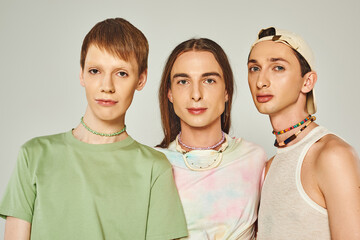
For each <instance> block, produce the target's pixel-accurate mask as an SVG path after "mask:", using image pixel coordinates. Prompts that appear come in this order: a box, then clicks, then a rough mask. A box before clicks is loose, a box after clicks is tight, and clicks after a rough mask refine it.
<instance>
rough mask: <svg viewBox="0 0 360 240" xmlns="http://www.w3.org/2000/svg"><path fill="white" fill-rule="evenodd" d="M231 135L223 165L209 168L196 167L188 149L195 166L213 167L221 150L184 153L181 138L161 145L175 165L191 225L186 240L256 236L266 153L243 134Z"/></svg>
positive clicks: (177, 181)
mask: <svg viewBox="0 0 360 240" xmlns="http://www.w3.org/2000/svg"><path fill="white" fill-rule="evenodd" d="M226 139H227V141H226V143H224V144H225V145H224V144H223V146H222V148H225V150H224V151H223V153H222V155H223V156H222V161H221V163H220V165H219V166H218V167H216V168H213V169H209V170H206V171H193V170H190V169H189V168H188V167H187V166H186V165H185V162H184V156H183V154H186V155H185V157H186V160H187V161H188V163H189V164H191V166H198V167H199V166H203V167H207V166H209V165H210V166H212V162H214V160H215V159H218V157H219V155H218V154H219V153H218V152H217V151H214V150H193V151H190V152H188V153H184V152H183V151H182V150H181V148H180V146H179V145H178V142H177V140H175V141H173V142H172V143H171V144H170V145H169V147H168V149H158V150H160V151H162V152H163V153H165V155H166V156H167V158H168V159H169V161H170V162H171V164H172V165H173V171H174V177H175V182H176V185H177V188H178V191H179V194H180V198H181V202H182V204H183V207H184V211H185V216H186V220H187V224H188V229H189V237H188V238H186V239H191V240H195V239H196V240H202V239H211V240H215V239H229V240H231V239H246V240H248V239H254V235H255V232H254V223H255V221H256V219H257V210H258V204H259V199H260V187H261V183H262V178H263V171H264V165H265V161H266V154H265V152H264V150H263V149H262V148H261V147H259V146H258V145H255V144H253V143H250V142H247V141H245V140H243V139H241V138H239V139H233V138H230V137H229V136H228V135H226Z"/></svg>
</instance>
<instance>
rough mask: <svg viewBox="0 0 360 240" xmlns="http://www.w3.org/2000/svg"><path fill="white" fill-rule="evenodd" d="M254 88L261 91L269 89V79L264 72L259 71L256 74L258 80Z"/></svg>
mask: <svg viewBox="0 0 360 240" xmlns="http://www.w3.org/2000/svg"><path fill="white" fill-rule="evenodd" d="M256 86H257V87H258V88H259V89H261V88H268V87H270V81H269V78H268V76H267V74H266V71H261V72H260V73H259V74H258V78H257V80H256Z"/></svg>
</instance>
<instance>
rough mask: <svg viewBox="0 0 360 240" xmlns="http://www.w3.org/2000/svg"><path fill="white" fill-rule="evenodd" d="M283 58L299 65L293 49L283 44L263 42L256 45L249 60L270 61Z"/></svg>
mask: <svg viewBox="0 0 360 240" xmlns="http://www.w3.org/2000/svg"><path fill="white" fill-rule="evenodd" d="M276 58H282V59H285V60H287V61H288V62H290V63H295V64H298V61H297V58H296V56H295V53H294V51H293V50H292V48H290V47H289V46H287V45H286V44H284V43H281V42H273V41H263V42H259V43H257V44H255V46H254V47H253V48H252V50H251V52H250V55H249V60H257V61H260V60H269V61H270V59H276Z"/></svg>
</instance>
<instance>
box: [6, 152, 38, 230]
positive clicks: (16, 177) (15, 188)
mask: <svg viewBox="0 0 360 240" xmlns="http://www.w3.org/2000/svg"><path fill="white" fill-rule="evenodd" d="M35 188H36V187H35V184H33V181H32V177H31V174H30V169H29V162H28V158H27V153H26V150H25V149H24V147H23V148H21V150H20V152H19V155H18V160H17V163H16V167H15V170H14V172H13V174H12V176H11V178H10V181H9V183H8V186H7V189H6V190H5V194H4V196H3V198H2V200H1V203H0V217H2V218H6V217H7V216H11V217H16V218H19V219H22V220H25V221H27V222H29V223H31V221H32V213H33V209H34V201H35V197H36V189H35Z"/></svg>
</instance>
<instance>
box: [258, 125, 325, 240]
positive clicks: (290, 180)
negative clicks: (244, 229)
mask: <svg viewBox="0 0 360 240" xmlns="http://www.w3.org/2000/svg"><path fill="white" fill-rule="evenodd" d="M327 134H330V132H329V131H328V130H327V129H326V128H324V127H321V126H318V127H316V128H314V129H313V130H312V131H311V132H310V133H308V135H306V136H305V137H304V138H303V139H302V140H301V141H299V142H297V143H296V144H294V145H292V146H289V147H286V148H279V149H278V150H277V154H276V155H275V158H274V159H273V161H272V164H271V167H270V169H269V171H268V173H267V176H266V179H265V181H264V185H263V188H262V192H261V202H260V209H259V219H258V221H259V222H258V223H259V231H258V238H257V239H258V240H263V239H276V240H282V239H286V240H288V239H292V240H296V239H299V240H300V239H301V240H305V239H306V240H307V239H311V240H317V239H319V240H327V239H329V240H330V239H331V237H330V228H329V221H328V214H327V210H326V209H324V208H323V207H321V206H320V205H318V204H317V203H315V202H314V201H313V200H311V199H310V197H309V196H308V195H307V194H306V193H305V191H304V188H303V186H302V185H301V178H300V173H301V166H302V163H303V161H304V157H305V155H306V153H307V152H308V150H309V148H310V147H311V146H312V145H313V144H314V143H315V142H317V141H318V140H319V139H321V138H322V137H323V136H325V135H327Z"/></svg>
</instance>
